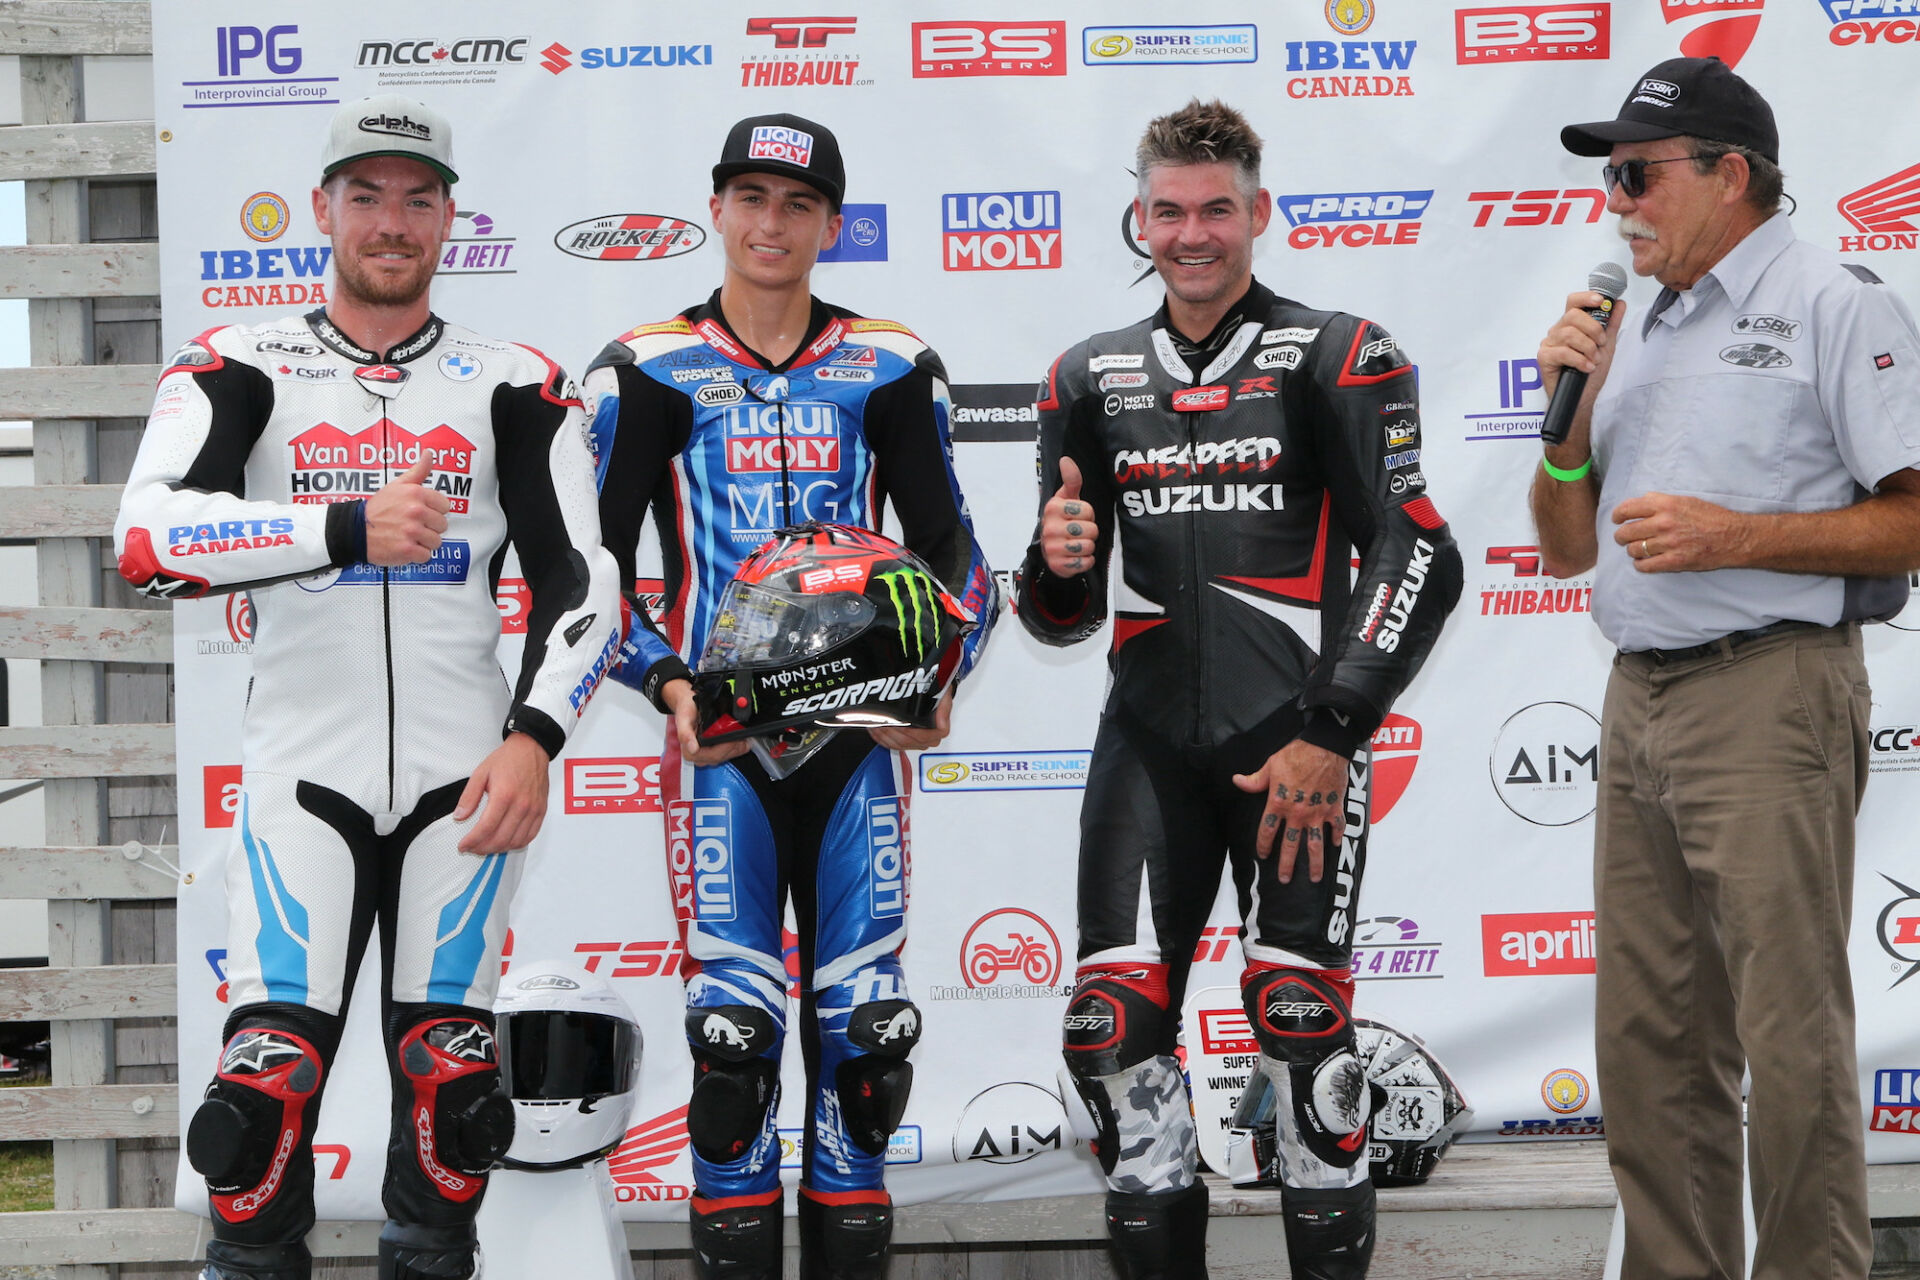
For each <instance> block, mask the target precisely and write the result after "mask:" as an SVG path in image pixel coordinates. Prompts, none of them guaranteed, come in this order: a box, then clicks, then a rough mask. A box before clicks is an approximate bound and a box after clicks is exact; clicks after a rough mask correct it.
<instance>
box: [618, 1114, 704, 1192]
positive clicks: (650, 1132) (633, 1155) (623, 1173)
mask: <svg viewBox="0 0 1920 1280" xmlns="http://www.w3.org/2000/svg"><path fill="white" fill-rule="evenodd" d="M686 1149H687V1109H686V1108H685V1107H676V1108H675V1109H674V1110H672V1111H666V1112H662V1113H661V1114H659V1115H657V1116H655V1117H653V1119H651V1120H647V1121H643V1122H642V1123H640V1124H637V1125H635V1126H633V1128H631V1129H629V1130H627V1136H626V1137H625V1138H624V1139H622V1140H621V1142H620V1145H619V1146H618V1147H616V1148H614V1152H613V1154H612V1155H611V1156H609V1157H607V1171H608V1172H609V1173H611V1174H613V1198H614V1200H615V1201H617V1202H619V1203H620V1204H632V1203H634V1202H636V1201H660V1200H687V1199H691V1198H692V1196H693V1188H692V1187H691V1186H689V1185H687V1183H685V1182H668V1181H667V1180H666V1178H665V1177H663V1176H662V1174H663V1173H664V1172H665V1170H666V1169H667V1167H668V1166H670V1165H678V1163H679V1162H680V1160H681V1159H682V1156H683V1155H684V1153H685V1152H686ZM691 1173H692V1167H691V1166H690V1165H689V1166H688V1167H687V1169H686V1170H685V1173H684V1174H683V1176H687V1175H691Z"/></svg>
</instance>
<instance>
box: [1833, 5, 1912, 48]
mask: <svg viewBox="0 0 1920 1280" xmlns="http://www.w3.org/2000/svg"><path fill="white" fill-rule="evenodd" d="M1820 7H1821V8H1823V9H1825V10H1826V11H1827V20H1828V21H1829V22H1831V23H1832V24H1833V29H1832V30H1830V31H1829V32H1827V39H1828V40H1830V41H1832V42H1833V43H1834V44H1837V45H1855V44H1911V43H1912V42H1913V41H1914V40H1915V39H1916V38H1920V23H1916V22H1915V21H1914V19H1915V17H1916V16H1920V7H1916V6H1915V5H1914V3H1913V0H1820Z"/></svg>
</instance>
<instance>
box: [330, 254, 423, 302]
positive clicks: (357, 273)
mask: <svg viewBox="0 0 1920 1280" xmlns="http://www.w3.org/2000/svg"><path fill="white" fill-rule="evenodd" d="M389 250H397V251H401V252H417V253H418V254H419V256H418V257H416V258H414V259H413V261H412V263H411V264H410V267H411V269H410V270H407V271H405V272H401V273H398V274H395V273H391V272H387V271H379V270H370V269H369V268H368V267H367V266H365V265H364V264H363V263H362V262H361V255H360V254H352V255H346V256H342V255H340V254H338V253H336V254H335V255H334V259H333V275H334V285H335V288H336V289H337V290H338V292H340V293H341V294H342V295H344V296H345V297H347V298H350V299H352V300H353V301H355V302H359V303H363V304H365V305H368V306H375V307H405V306H411V305H412V304H414V303H416V302H418V301H419V300H420V299H421V298H422V297H424V296H425V294H426V292H427V287H428V286H429V285H431V284H432V283H433V271H434V268H435V267H436V266H437V265H438V259H436V258H434V257H433V256H431V255H429V254H428V253H427V252H426V251H425V248H424V246H421V245H415V244H408V243H406V242H405V241H397V240H382V241H379V242H376V243H374V244H370V245H368V246H366V248H365V249H364V250H363V251H362V252H363V253H366V254H374V253H383V252H387V251H389Z"/></svg>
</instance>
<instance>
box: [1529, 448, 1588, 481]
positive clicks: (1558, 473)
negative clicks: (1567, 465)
mask: <svg viewBox="0 0 1920 1280" xmlns="http://www.w3.org/2000/svg"><path fill="white" fill-rule="evenodd" d="M1540 465H1541V466H1543V467H1545V468H1546V469H1547V474H1548V475H1550V476H1552V477H1553V478H1554V479H1555V480H1558V481H1559V482H1560V483H1561V484H1572V483H1573V482H1574V481H1575V480H1585V479H1586V478H1587V472H1589V471H1591V470H1593V456H1592V455H1591V454H1589V455H1588V456H1587V460H1586V461H1585V462H1583V463H1581V464H1580V465H1579V466H1577V467H1575V468H1574V469H1573V470H1571V471H1568V470H1565V469H1564V468H1561V467H1556V466H1554V465H1553V464H1552V463H1551V462H1548V461H1547V460H1546V458H1544V457H1542V458H1541V459H1540Z"/></svg>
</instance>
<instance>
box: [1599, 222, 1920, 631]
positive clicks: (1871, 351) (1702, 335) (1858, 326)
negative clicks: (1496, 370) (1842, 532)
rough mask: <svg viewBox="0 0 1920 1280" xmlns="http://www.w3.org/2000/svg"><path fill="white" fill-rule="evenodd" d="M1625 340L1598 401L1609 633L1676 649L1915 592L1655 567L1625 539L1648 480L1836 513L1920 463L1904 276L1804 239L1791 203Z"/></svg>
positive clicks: (1831, 619)
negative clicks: (1628, 508) (1620, 521)
mask: <svg viewBox="0 0 1920 1280" xmlns="http://www.w3.org/2000/svg"><path fill="white" fill-rule="evenodd" d="M1656 310H1658V312H1659V313H1658V314H1657V315H1656V314H1653V312H1655V311H1656ZM1617 341H1618V346H1617V349H1616V350H1615V352H1614V358H1613V366H1612V369H1611V370H1610V371H1609V373H1608V375H1607V381H1606V385H1605V386H1603V387H1602V388H1601V390H1600V396H1599V398H1598V400H1597V401H1596V402H1595V405H1594V414H1593V453H1594V466H1595V468H1596V469H1597V470H1598V471H1599V472H1600V475H1601V482H1600V510H1599V513H1598V515H1597V517H1596V527H1597V531H1598V533H1599V539H1600V557H1599V562H1598V564H1597V565H1596V566H1595V569H1594V584H1593V616H1594V621H1596V622H1597V623H1598V624H1599V626H1600V631H1601V634H1603V635H1605V636H1606V638H1607V639H1608V640H1609V641H1611V642H1612V643H1613V644H1614V645H1615V646H1616V647H1618V648H1621V649H1626V650H1629V651H1632V650H1641V649H1676V648H1684V647H1686V646H1689V645H1696V644H1700V643H1702V642H1703V641H1707V640H1712V639H1714V638H1716V637H1718V636H1723V635H1726V634H1728V633H1729V632H1733V631H1744V630H1747V629H1750V628H1753V627H1762V626H1766V625H1767V624H1769V623H1773V622H1779V621H1782V620H1785V619H1797V620H1800V621H1805V622H1815V623H1821V624H1823V625H1830V624H1832V623H1835V622H1839V621H1841V620H1843V619H1848V618H1861V617H1872V616H1876V615H1884V614H1885V613H1887V612H1888V611H1889V610H1890V609H1892V608H1897V606H1898V605H1899V604H1900V603H1903V602H1904V601H1905V599H1906V594H1907V592H1906V583H1905V581H1904V580H1893V581H1888V580H1885V579H1855V578H1836V577H1827V576H1822V575H1817V574H1799V573H1776V572H1773V571H1771V570H1764V569H1714V570H1710V571H1707V572H1702V573H1641V572H1639V571H1638V570H1636V569H1635V568H1634V567H1633V564H1632V560H1631V558H1630V557H1629V556H1628V554H1627V549H1626V548H1625V547H1622V546H1620V545H1619V544H1618V543H1616V542H1615V541H1614V540H1613V534H1614V530H1615V528H1616V526H1615V525H1614V522H1613V509H1614V508H1615V507H1616V506H1618V505H1619V504H1620V503H1622V502H1624V501H1626V500H1627V499H1629V498H1632V497H1637V496H1639V495H1641V494H1645V493H1649V492H1656V491H1657V492H1660V493H1669V494H1682V495H1688V496H1692V497H1697V498H1704V499H1706V500H1707V501H1709V502H1713V503H1717V504H1719V505H1720V506H1724V507H1730V508H1732V509H1733V510H1736V511H1748V512H1770V513H1771V512H1791V511H1827V510H1832V509H1834V508H1837V507H1844V506H1849V505H1851V504H1853V503H1855V502H1858V501H1859V500H1861V499H1862V498H1864V497H1865V496H1867V494H1868V493H1870V492H1871V491H1872V490H1873V489H1874V487H1875V486H1877V485H1878V484H1879V482H1880V481H1881V480H1882V479H1884V478H1885V477H1887V476H1889V475H1891V474H1893V473H1894V472H1896V471H1899V470H1901V469H1902V468H1905V467H1911V466H1915V465H1916V464H1920V332H1916V330H1915V326H1914V321H1913V316H1912V315H1911V314H1910V313H1909V312H1908V310H1907V308H1906V306H1905V304H1904V303H1902V302H1901V301H1900V299H1899V298H1898V297H1896V296H1895V295H1894V293H1893V291H1892V290H1890V289H1888V288H1887V287H1886V286H1885V285H1881V284H1875V283H1870V282H1868V281H1866V280H1862V279H1860V278H1859V277H1857V276H1855V275H1854V274H1853V273H1852V272H1850V271H1849V270H1847V268H1846V267H1844V266H1843V265H1841V263H1840V260H1839V258H1838V257H1836V256H1835V255H1834V254H1832V253H1830V252H1828V251H1826V250H1824V249H1819V248H1816V247H1814V246H1813V245H1810V244H1807V243H1806V242H1804V241H1801V240H1796V239H1794V235H1793V228H1792V226H1791V225H1790V224H1789V223H1788V221H1787V215H1786V214H1784V213H1780V214H1776V215H1775V216H1774V217H1772V218H1771V219H1769V220H1768V221H1767V222H1765V223H1764V224H1762V225H1761V226H1760V227H1758V228H1756V229H1755V230H1754V231H1753V232H1752V233H1751V234H1750V235H1748V236H1747V238H1746V239H1744V240H1742V241H1741V242H1740V243H1739V244H1738V245H1736V246H1734V248H1733V250H1732V251H1731V252H1729V253H1728V254H1727V255H1726V257H1724V258H1722V259H1721V260H1720V261H1719V262H1718V263H1716V264H1715V265H1714V267H1713V269H1712V270H1711V271H1709V272H1708V273H1707V274H1706V275H1704V276H1702V277H1701V278H1700V280H1699V281H1698V282H1697V283H1696V284H1695V285H1694V287H1693V288H1691V289H1689V290H1687V291H1686V292H1684V293H1679V294H1674V295H1672V302H1671V304H1670V305H1668V306H1666V307H1665V308H1664V309H1660V308H1657V307H1656V306H1652V305H1649V306H1645V307H1644V308H1643V310H1642V312H1641V313H1640V314H1635V313H1633V312H1629V313H1628V315H1627V316H1626V318H1625V326H1624V328H1623V329H1622V330H1621V332H1620V334H1619V336H1618V339H1617Z"/></svg>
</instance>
